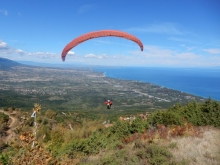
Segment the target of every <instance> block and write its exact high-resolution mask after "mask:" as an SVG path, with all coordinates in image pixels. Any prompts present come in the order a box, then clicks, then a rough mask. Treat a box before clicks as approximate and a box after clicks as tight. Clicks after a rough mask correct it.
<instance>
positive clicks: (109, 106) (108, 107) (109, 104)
mask: <svg viewBox="0 0 220 165" xmlns="http://www.w3.org/2000/svg"><path fill="white" fill-rule="evenodd" d="M104 104H105V105H107V109H110V108H111V106H112V104H113V102H112V100H105V101H104Z"/></svg>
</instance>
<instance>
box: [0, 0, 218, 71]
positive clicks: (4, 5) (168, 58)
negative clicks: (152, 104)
mask: <svg viewBox="0 0 220 165" xmlns="http://www.w3.org/2000/svg"><path fill="white" fill-rule="evenodd" d="M105 29H115V30H121V31H124V32H127V33H130V34H132V35H135V36H136V37H138V38H139V39H140V40H141V41H142V43H143V45H144V51H143V52H141V51H140V49H139V47H138V45H136V44H135V43H134V42H132V41H129V40H126V39H122V38H118V37H101V38H96V39H92V40H89V41H87V42H84V43H82V44H80V45H78V46H77V47H75V48H74V49H72V50H71V51H70V53H69V54H68V55H67V58H66V61H65V62H62V60H61V53H62V50H63V48H64V47H65V45H66V44H68V43H69V42H70V41H71V40H73V39H74V38H76V37H78V36H80V35H82V34H84V33H88V32H91V31H97V30H105ZM0 57H4V58H8V59H12V60H16V61H33V62H43V63H54V64H56V63H62V64H73V65H74V64H93V65H97V64H98V65H105V66H107V65H126V66H166V67H212V66H220V0H0Z"/></svg>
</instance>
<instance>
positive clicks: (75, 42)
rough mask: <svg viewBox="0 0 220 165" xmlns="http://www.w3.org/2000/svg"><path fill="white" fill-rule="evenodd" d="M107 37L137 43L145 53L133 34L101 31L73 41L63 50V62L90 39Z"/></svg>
mask: <svg viewBox="0 0 220 165" xmlns="http://www.w3.org/2000/svg"><path fill="white" fill-rule="evenodd" d="M106 36H114V37H121V38H125V39H129V40H131V41H134V42H136V43H137V44H138V45H139V46H140V49H141V51H143V49H144V46H143V44H142V42H141V41H140V40H139V39H138V38H137V37H135V36H133V35H131V34H128V33H125V32H122V31H118V30H101V31H95V32H90V33H87V34H83V35H81V36H79V37H77V38H75V39H74V40H72V41H71V42H70V43H69V44H67V45H66V46H65V48H64V49H63V52H62V55H61V57H62V60H63V61H65V57H66V55H67V53H68V52H69V51H70V50H71V49H72V48H74V47H75V46H77V45H79V44H80V43H82V42H84V41H86V40H89V39H93V38H98V37H106Z"/></svg>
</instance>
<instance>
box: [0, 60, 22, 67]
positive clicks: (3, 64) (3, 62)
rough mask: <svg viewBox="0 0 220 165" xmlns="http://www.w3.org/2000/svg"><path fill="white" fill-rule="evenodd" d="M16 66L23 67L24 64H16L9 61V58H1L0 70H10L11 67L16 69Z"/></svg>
mask: <svg viewBox="0 0 220 165" xmlns="http://www.w3.org/2000/svg"><path fill="white" fill-rule="evenodd" d="M15 66H22V64H20V63H18V62H15V61H13V60H9V59H7V58H1V57H0V69H1V70H8V69H10V68H11V67H15Z"/></svg>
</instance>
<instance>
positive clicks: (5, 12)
mask: <svg viewBox="0 0 220 165" xmlns="http://www.w3.org/2000/svg"><path fill="white" fill-rule="evenodd" d="M0 13H3V14H4V15H6V16H7V15H8V11H7V10H4V9H0Z"/></svg>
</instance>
